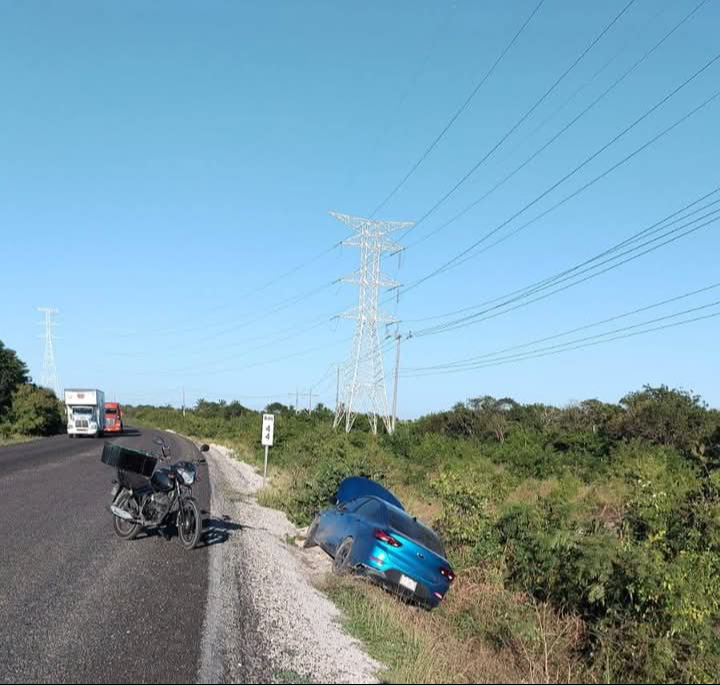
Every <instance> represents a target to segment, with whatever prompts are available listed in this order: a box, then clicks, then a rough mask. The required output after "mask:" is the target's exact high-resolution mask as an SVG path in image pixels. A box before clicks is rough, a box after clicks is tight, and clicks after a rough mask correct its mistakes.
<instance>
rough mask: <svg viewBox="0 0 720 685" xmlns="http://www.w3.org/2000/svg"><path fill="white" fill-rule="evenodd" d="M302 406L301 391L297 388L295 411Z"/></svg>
mask: <svg viewBox="0 0 720 685" xmlns="http://www.w3.org/2000/svg"><path fill="white" fill-rule="evenodd" d="M299 408H300V391H299V390H298V389H297V388H295V411H297V410H298V409H299Z"/></svg>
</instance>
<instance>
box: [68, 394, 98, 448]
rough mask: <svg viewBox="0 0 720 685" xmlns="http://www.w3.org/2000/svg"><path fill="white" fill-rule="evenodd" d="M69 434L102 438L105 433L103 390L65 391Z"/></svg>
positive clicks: (72, 436)
mask: <svg viewBox="0 0 720 685" xmlns="http://www.w3.org/2000/svg"><path fill="white" fill-rule="evenodd" d="M65 411H66V412H67V433H68V436H69V437H71V438H74V437H75V436H77V435H91V436H92V437H94V438H100V437H102V435H103V433H104V432H105V393H104V392H103V391H102V390H97V389H94V388H92V389H86V388H69V389H67V390H65Z"/></svg>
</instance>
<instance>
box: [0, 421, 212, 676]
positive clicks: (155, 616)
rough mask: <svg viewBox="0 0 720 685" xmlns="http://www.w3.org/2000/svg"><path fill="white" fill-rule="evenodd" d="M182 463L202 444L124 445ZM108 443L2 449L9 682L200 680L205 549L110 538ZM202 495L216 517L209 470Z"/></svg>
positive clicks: (1, 619) (52, 441)
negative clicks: (168, 451) (158, 451)
mask: <svg viewBox="0 0 720 685" xmlns="http://www.w3.org/2000/svg"><path fill="white" fill-rule="evenodd" d="M158 435H162V436H163V437H164V438H165V440H166V442H167V443H168V444H169V445H170V446H171V448H172V456H173V458H174V459H180V458H184V459H195V458H197V457H198V455H199V453H198V451H197V449H196V448H195V447H194V446H193V445H192V444H191V443H189V442H188V441H186V440H185V439H183V438H181V437H179V436H176V435H172V434H169V433H165V432H162V433H161V432H158V431H152V430H146V429H142V430H134V429H129V430H128V432H127V433H126V434H125V435H123V436H122V437H117V438H115V437H108V438H107V439H109V440H113V441H118V442H120V443H122V444H125V445H128V446H131V447H138V448H144V449H153V448H155V446H154V445H153V443H152V440H153V438H155V437H157V436H158ZM102 444H103V441H102V440H93V439H90V438H85V439H75V440H70V439H69V438H68V437H67V436H58V437H54V438H49V439H46V440H38V441H35V442H30V443H25V444H19V445H13V446H9V447H1V448H0V555H1V557H2V558H1V560H0V682H3V683H28V682H40V683H51V682H52V683H55V682H79V683H80V682H82V683H147V682H154V683H168V682H175V683H191V682H194V681H195V680H196V678H197V674H198V667H199V660H200V643H201V634H202V628H203V620H204V618H205V604H206V596H207V578H208V573H207V569H208V549H207V546H204V547H200V548H198V549H195V550H193V551H191V552H188V551H186V550H184V549H183V548H182V547H181V546H180V544H179V542H178V540H177V539H176V538H174V539H172V540H169V541H168V540H165V539H164V538H163V537H160V536H157V535H153V536H150V537H147V536H145V537H143V538H139V539H138V540H136V541H134V542H124V541H122V540H120V539H119V538H117V537H116V536H115V534H114V533H113V528H112V519H111V515H110V513H109V512H108V510H107V506H108V504H109V496H110V488H111V481H112V478H113V477H114V471H113V470H112V469H111V468H110V467H108V466H105V465H104V464H102V463H101V462H100V451H101V449H102ZM200 478H201V480H200V482H199V483H198V484H197V485H196V487H195V488H194V491H195V495H196V497H197V499H198V503H199V504H200V506H201V508H202V509H203V511H204V512H205V513H206V512H207V511H208V510H209V495H210V493H209V484H208V477H207V468H206V467H205V466H201V467H200Z"/></svg>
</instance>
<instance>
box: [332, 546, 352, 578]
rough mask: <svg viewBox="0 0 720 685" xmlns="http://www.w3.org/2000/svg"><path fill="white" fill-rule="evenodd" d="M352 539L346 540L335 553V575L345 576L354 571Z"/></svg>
mask: <svg viewBox="0 0 720 685" xmlns="http://www.w3.org/2000/svg"><path fill="white" fill-rule="evenodd" d="M352 548H353V541H352V538H345V540H343V541H342V542H341V543H340V546H339V547H338V548H337V552H335V559H334V561H333V573H334V574H335V575H338V576H344V575H346V574H348V573H349V572H350V571H351V570H352V566H351V564H352V562H351V559H352Z"/></svg>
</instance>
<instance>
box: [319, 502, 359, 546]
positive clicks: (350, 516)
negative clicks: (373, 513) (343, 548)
mask: <svg viewBox="0 0 720 685" xmlns="http://www.w3.org/2000/svg"><path fill="white" fill-rule="evenodd" d="M366 501H367V499H366V498H363V499H359V500H354V501H352V502H341V503H340V504H338V505H337V506H336V507H335V509H334V510H333V511H332V512H331V513H330V515H329V517H328V518H329V520H328V523H327V525H326V526H325V536H324V539H325V544H324V547H325V549H326V550H327V551H328V552H330V553H331V554H334V553H335V550H336V549H337V548H338V546H339V545H340V543H341V542H342V541H343V540H344V539H345V538H346V537H351V536H352V535H353V531H354V528H355V526H356V523H357V518H356V516H355V512H356V511H357V510H358V509H359V508H360V507H361V506H362V505H363V504H365V502H366Z"/></svg>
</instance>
